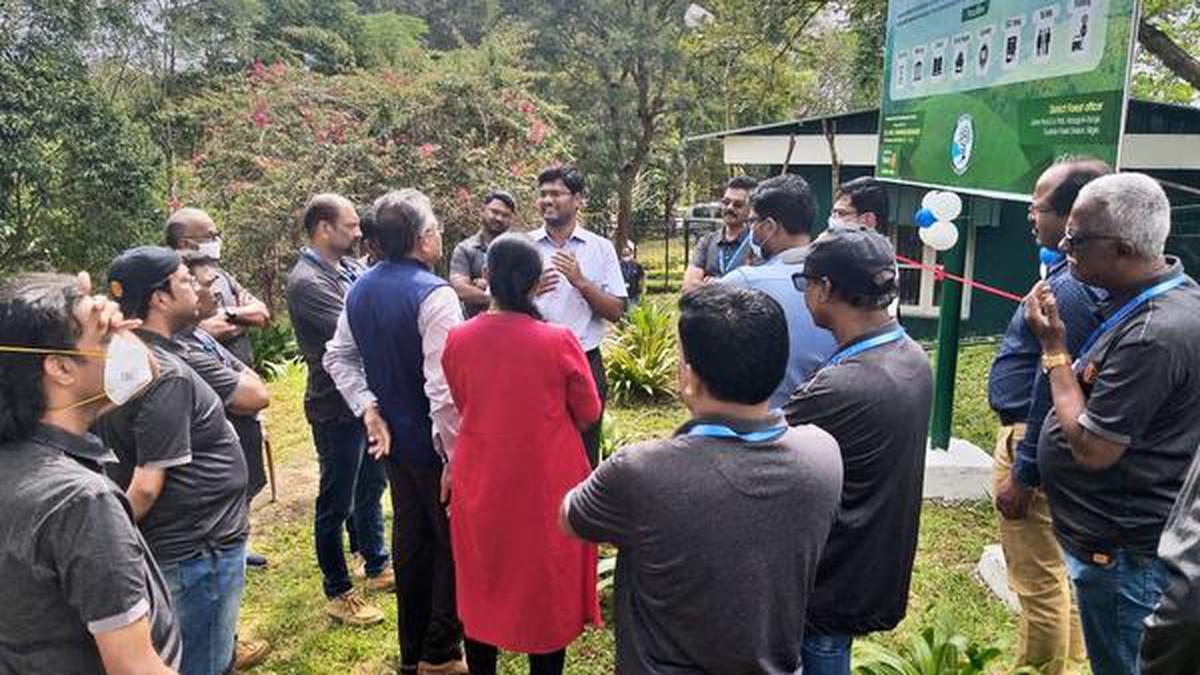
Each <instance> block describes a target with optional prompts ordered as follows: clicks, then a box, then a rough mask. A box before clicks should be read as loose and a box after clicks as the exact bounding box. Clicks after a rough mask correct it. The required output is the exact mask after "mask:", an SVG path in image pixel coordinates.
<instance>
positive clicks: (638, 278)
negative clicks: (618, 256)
mask: <svg viewBox="0 0 1200 675" xmlns="http://www.w3.org/2000/svg"><path fill="white" fill-rule="evenodd" d="M621 276H622V277H623V278H624V279H625V288H626V290H627V291H629V300H630V302H637V301H638V298H640V297H642V279H644V278H645V276H646V268H644V267H642V264H641V263H640V262H638V261H636V260H622V261H621Z"/></svg>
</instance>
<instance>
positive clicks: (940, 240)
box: [919, 220, 958, 251]
mask: <svg viewBox="0 0 1200 675" xmlns="http://www.w3.org/2000/svg"><path fill="white" fill-rule="evenodd" d="M919 236H920V237H921V241H922V242H924V244H925V245H926V246H928V247H929V248H931V249H933V250H935V251H948V250H950V249H952V248H954V245H955V244H957V243H958V228H957V227H955V225H954V223H951V222H950V221H947V220H939V221H937V222H936V223H934V224H933V225H930V226H929V227H923V228H921V230H920V232H919Z"/></svg>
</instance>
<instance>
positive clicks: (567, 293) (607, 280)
mask: <svg viewBox="0 0 1200 675" xmlns="http://www.w3.org/2000/svg"><path fill="white" fill-rule="evenodd" d="M529 236H530V237H531V238H532V239H533V242H534V244H535V245H536V246H537V247H538V250H539V251H541V253H542V262H543V264H544V266H545V268H546V269H551V268H552V267H553V263H552V262H551V260H552V258H553V257H554V254H555V253H557V252H559V251H566V252H569V253H572V254H574V255H575V259H576V260H577V261H578V262H579V271H580V272H581V273H582V274H583V277H584V278H585V279H587V280H588V281H591V282H592V283H594V284H596V285H597V286H599V287H600V290H602V291H604V292H605V293H608V294H609V295H612V296H615V297H618V298H627V297H629V294H628V292H627V291H626V289H625V278H624V277H623V276H621V261H620V259H618V258H617V250H616V249H615V248H613V245H612V242H611V241H609V240H607V239H605V238H604V237H601V236H600V235H598V234H595V233H593V232H589V231H588V230H585V229H583V228H582V227H580V226H579V225H576V226H575V229H574V231H572V232H571V236H570V237H568V238H567V240H566V241H565V242H563V243H562V244H559V243H558V242H556V241H554V239H553V238H551V237H550V235H549V234H548V233H547V232H546V228H545V227H540V228H538V229H536V230H534V231H533V232H530V233H529ZM534 304H535V305H537V308H538V311H539V312H541V313H542V317H543V318H544V319H546V320H547V321H549V322H550V323H556V324H559V325H561V326H566V327H567V328H570V329H571V331H572V332H574V333H575V337H577V338H579V344H580V345H581V346H582V347H583V351H585V352H588V351H591V350H593V349H595V348H597V347H599V346H600V343H601V342H603V341H604V336H605V334H607V332H608V325H607V324H606V323H605V321H604V319H602V318H601V317H600V316H599V315H598V314H596V312H594V311H593V310H592V307H591V305H589V304H588V301H587V299H586V298H584V297H583V294H582V293H580V292H579V289H577V288H575V287H574V286H572V285H571V284H570V282H568V281H567V280H566V279H565V278H563V279H560V280H559V284H558V286H556V287H555V288H554V290H553V291H550V292H549V293H546V294H544V295H539V296H538V297H537V298H536V299H535V300H534Z"/></svg>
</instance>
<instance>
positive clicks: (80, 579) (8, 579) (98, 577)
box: [0, 425, 183, 675]
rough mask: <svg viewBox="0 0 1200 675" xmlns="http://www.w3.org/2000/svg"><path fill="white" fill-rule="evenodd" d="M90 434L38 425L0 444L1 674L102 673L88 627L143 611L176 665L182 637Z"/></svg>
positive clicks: (158, 646) (104, 455) (135, 617)
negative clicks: (0, 483) (28, 434)
mask: <svg viewBox="0 0 1200 675" xmlns="http://www.w3.org/2000/svg"><path fill="white" fill-rule="evenodd" d="M113 460H115V457H113V456H112V453H111V452H109V451H108V450H106V449H105V448H104V446H103V445H101V444H100V441H99V439H97V438H96V437H95V436H90V435H89V436H77V435H75V434H72V433H69V432H67V431H65V430H63V429H60V428H57V427H52V426H44V425H43V426H39V427H38V428H37V429H36V430H35V431H34V434H33V437H32V438H30V439H28V440H25V441H22V442H18V443H10V444H7V445H4V446H2V447H0V476H4V477H5V484H4V489H3V490H0V552H2V554H0V607H2V608H3V609H2V610H0V672H3V673H21V674H22V675H39V674H41V673H46V674H47V675H49V674H54V675H58V674H59V673H102V672H104V665H103V663H102V662H101V660H100V653H99V652H98V650H97V648H96V640H95V635H96V634H101V633H107V632H111V631H114V630H118V629H121V628H124V627H126V626H129V625H130V624H132V623H134V622H136V621H139V620H141V619H143V618H145V619H146V621H147V623H148V624H149V625H150V640H151V642H152V643H153V645H154V650H155V651H156V652H157V653H158V655H159V657H161V658H162V660H163V662H164V663H166V664H167V665H168V666H169V667H171V668H172V669H178V668H179V661H180V656H181V655H182V653H183V652H182V644H183V643H182V638H181V637H180V632H179V625H178V623H177V622H176V620H175V616H174V614H173V612H172V611H171V601H170V596H169V593H168V591H167V585H166V582H165V581H164V580H163V577H162V574H161V573H160V572H159V569H158V565H157V564H156V563H155V561H154V558H153V557H152V556H151V555H150V549H149V547H148V546H147V545H146V542H145V540H144V539H142V535H141V534H140V533H139V532H138V530H137V527H136V526H135V525H134V524H133V512H132V510H131V509H130V507H129V502H128V500H126V498H125V494H124V493H123V492H122V491H121V490H120V488H118V487H117V486H116V485H114V484H113V482H112V481H111V480H109V479H107V478H105V477H104V475H103V474H102V473H100V465H101V463H104V462H108V461H113Z"/></svg>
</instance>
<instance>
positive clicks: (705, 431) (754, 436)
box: [687, 424, 788, 443]
mask: <svg viewBox="0 0 1200 675" xmlns="http://www.w3.org/2000/svg"><path fill="white" fill-rule="evenodd" d="M787 429H788V428H787V426H785V425H780V426H777V427H771V428H770V429H764V430H762V431H751V432H749V433H745V434H742V433H738V432H736V431H734V430H733V429H730V428H729V427H727V426H725V425H724V424H697V425H696V426H694V427H692V428H691V429H689V430H688V433H687V435H688V436H708V437H709V438H740V439H742V440H743V441H746V442H747V443H765V442H766V441H773V440H775V439H776V438H779V437H780V436H782V435H783V434H784V432H786V431H787Z"/></svg>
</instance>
